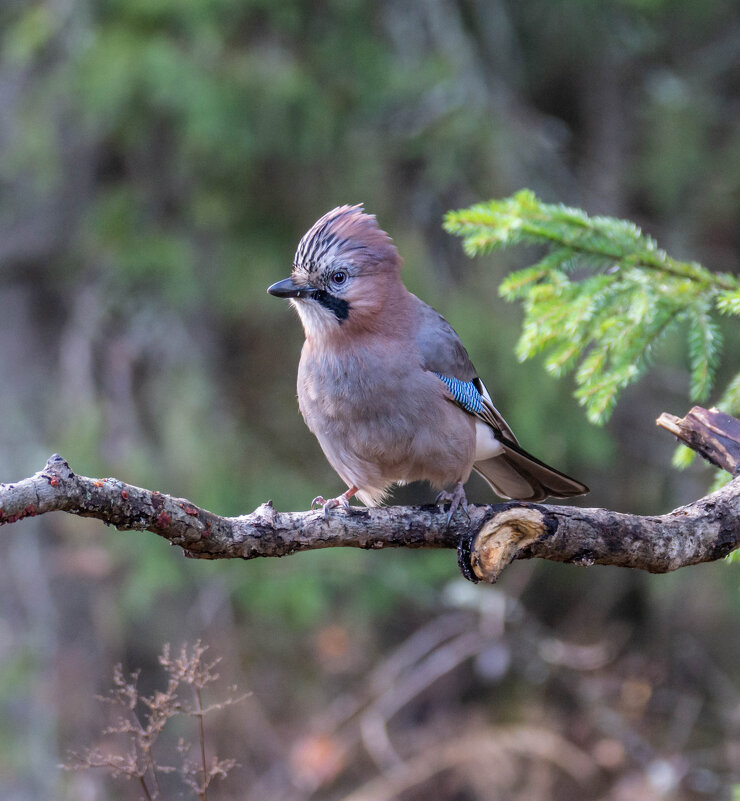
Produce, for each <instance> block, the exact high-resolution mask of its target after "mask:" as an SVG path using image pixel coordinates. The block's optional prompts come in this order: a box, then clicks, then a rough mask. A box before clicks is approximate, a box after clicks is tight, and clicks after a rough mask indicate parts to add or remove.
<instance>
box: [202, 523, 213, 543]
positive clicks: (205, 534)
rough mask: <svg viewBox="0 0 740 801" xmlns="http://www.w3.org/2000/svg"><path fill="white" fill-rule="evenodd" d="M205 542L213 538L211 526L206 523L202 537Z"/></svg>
mask: <svg viewBox="0 0 740 801" xmlns="http://www.w3.org/2000/svg"><path fill="white" fill-rule="evenodd" d="M200 536H201V537H202V538H203V539H204V540H207V539H208V538H209V537H210V536H211V524H210V523H206V527H205V529H204V530H203V533H202V534H201V535H200Z"/></svg>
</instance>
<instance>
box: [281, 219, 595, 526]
mask: <svg viewBox="0 0 740 801" xmlns="http://www.w3.org/2000/svg"><path fill="white" fill-rule="evenodd" d="M267 291H268V292H269V293H270V294H271V295H276V296H277V297H281V298H290V300H291V304H292V305H293V307H294V308H295V309H296V311H297V312H298V315H299V317H300V319H301V322H302V324H303V329H304V332H305V335H306V341H305V343H304V345H303V350H302V352H301V360H300V364H299V367H298V404H299V407H300V410H301V413H302V414H303V417H304V419H305V421H306V424H307V425H308V427H309V429H310V430H311V431H312V432H313V433H314V435H315V436H316V438H317V439H318V441H319V444H320V445H321V448H322V449H323V451H324V454H325V455H326V458H327V459H328V460H329V462H330V464H331V466H332V467H333V468H334V470H336V472H337V473H338V474H339V476H340V477H341V479H342V481H344V482H345V484H346V485H347V487H348V488H349V489H347V491H346V492H344V493H343V494H342V495H340V496H338V497H337V498H332V499H330V500H328V501H325V500H324V499H323V498H322V497H321V496H319V497H318V498H316V499H315V500H314V503H318V504H321V505H323V507H324V513H325V514H326V512H327V510H329V509H331V508H333V507H337V506H342V507H343V508H345V509H349V500H350V498H352V496H353V495H357V496H358V498H359V499H360V500H361V501H362V502H363V503H365V504H366V505H368V506H374V505H376V504H378V503H379V502H380V501H382V499H383V497H384V496H385V494H386V493H387V492H388V490H389V488H390V487H391V485H392V484H406V483H409V482H411V481H421V480H426V481H428V482H430V483H431V484H432V486H433V487H435V488H436V489H438V490H444V487H447V486H451V485H454V489H453V491H452V492H451V493H450V492H444V491H442V492H440V495H439V496H438V499H437V501H438V502H441V501H449V502H450V519H451V518H452V515H453V514H454V512H455V511H456V509H457V508H458V507H462V508H463V509H465V508H466V506H467V501H466V497H465V490H464V488H463V484H464V483H465V482H466V481H467V480H468V478H469V476H470V473H471V471H472V470H473V469H475V470H476V471H477V472H478V473H480V474H481V475H482V476H483V477H484V478H485V479H486V481H488V483H489V484H490V485H491V487H492V488H493V489H494V491H495V492H496V493H497V494H498V495H500V496H501V497H502V498H512V499H516V500H522V501H541V500H543V499H544V498H546V497H548V496H553V497H555V498H568V497H571V496H573V495H581V494H583V493H586V492H588V487H586V486H585V485H584V484H581V483H580V482H579V481H576V480H575V479H573V478H569V477H568V476H566V475H564V474H563V473H561V472H560V471H558V470H555V469H554V468H552V467H548V465H546V464H544V463H543V462H541V461H540V460H539V459H536V458H535V457H534V456H532V455H530V454H529V453H527V452H526V451H525V450H524V449H523V448H521V447H520V445H519V443H518V442H517V439H516V437H515V436H514V434H513V433H512V431H511V429H510V428H509V426H508V425H507V424H506V421H505V420H504V419H503V417H502V416H501V415H500V414H499V412H498V411H497V409H496V407H495V406H494V405H493V403H492V401H491V396H490V395H489V394H488V391H487V390H486V388H485V386H484V385H483V382H482V381H481V379H480V378H479V377H478V373H477V372H476V370H475V368H474V367H473V364H472V362H471V361H470V358H469V356H468V353H467V351H466V350H465V348H464V347H463V344H462V342H461V341H460V338H459V337H458V335H457V334H456V333H455V331H454V330H453V329H452V326H450V324H449V323H448V322H447V321H446V320H445V319H444V318H443V317H442V316H441V315H440V314H438V313H437V312H436V311H435V310H434V309H433V308H432V307H431V306H428V305H427V304H426V303H424V302H423V301H422V300H419V298H417V297H416V295H413V294H412V293H411V292H409V291H408V290H407V289H406V287H405V286H404V284H403V282H402V281H401V258H400V256H399V255H398V251H397V250H396V247H395V245H394V244H393V242H392V240H391V238H390V237H389V236H388V234H386V233H385V232H384V231H382V230H381V229H380V227H379V226H378V224H377V222H376V219H375V216H374V215H371V214H366V213H365V212H364V211H363V208H362V205H356V206H340V207H339V208H336V209H334V210H333V211H330V212H329V213H328V214H325V215H324V216H323V217H322V218H321V219H320V220H318V221H317V222H316V223H315V224H314V225H313V227H312V228H311V229H310V230H309V231H308V232H307V233H306V234H305V235H304V237H303V238H302V239H301V241H300V244H299V245H298V250H297V251H296V254H295V260H294V262H293V272H292V274H291V276H290V278H286V279H285V280H283V281H279V282H278V283H276V284H273V285H272V286H271V287H270V288H269V289H268V290H267Z"/></svg>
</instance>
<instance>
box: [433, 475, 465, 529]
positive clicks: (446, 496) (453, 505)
mask: <svg viewBox="0 0 740 801" xmlns="http://www.w3.org/2000/svg"><path fill="white" fill-rule="evenodd" d="M435 503H436V504H437V506H444V505H445V504H446V503H449V504H450V511H449V513H448V514H447V527H448V528H449V526H450V524H451V523H452V518H453V517H454V516H455V512H456V511H457V510H458V509H462V510H463V512H465V514H466V515H467V516H468V520H469V519H470V513H469V512H468V499H467V496H466V495H465V488H464V487H463V484H462V481H458V482H457V484H455V489H453V490H452V492H447V490H442V492H440V493H439V495H437V498H436V500H435Z"/></svg>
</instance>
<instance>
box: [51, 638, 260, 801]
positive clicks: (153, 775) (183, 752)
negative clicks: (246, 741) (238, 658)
mask: <svg viewBox="0 0 740 801" xmlns="http://www.w3.org/2000/svg"><path fill="white" fill-rule="evenodd" d="M207 650H208V647H207V646H204V645H202V644H201V642H200V640H198V641H197V642H196V643H195V644H194V645H193V647H192V650H190V651H189V650H188V645H187V644H185V645H183V646H182V648H181V649H180V651H179V653H178V654H176V655H173V653H172V651H171V649H170V646H169V644H166V645H165V646H164V648H163V649H162V654H161V656H160V657H159V663H160V664H161V665H162V668H163V669H164V671H165V673H166V675H167V686H166V688H165V689H164V690H156V691H155V692H154V693H152V695H143V694H142V693H141V692H140V691H139V689H138V680H139V673H140V671H138V670H137V671H135V672H134V673H131V674H130V675H129V676H125V675H124V673H123V669H122V667H121V665H116V667H115V668H114V670H113V689H112V690H110V692H109V693H108V694H107V695H105V696H98V699H99V700H100V701H103V702H104V703H106V704H110V705H111V706H112V707H113V709H114V710H115V718H114V721H113V723H112V724H111V725H110V726H108V727H106V728H105V729H104V730H103V732H102V733H103V735H123V737H120V736H119V737H118V738H117V742H116V744H121V742H123V747H122V748H121V749H120V750H115V749H114V745H115V744H112V745H111V748H110V749H108V750H102V749H101V748H99V747H93V748H89V749H86V750H84V751H82V752H80V753H77V752H70V754H69V757H70V762H68V763H65V764H64V765H62V766H61V767H63V768H64V769H65V770H89V769H90V768H105V769H106V770H108V771H109V772H110V774H111V775H112V776H113V777H114V778H118V777H119V776H123V777H125V778H127V779H131V780H134V781H135V782H137V783H138V784H139V786H140V788H141V792H142V793H143V795H142V796H141V798H143V799H146V801H157V799H164V796H163V794H162V790H161V787H160V783H159V776H160V775H163V774H168V773H178V774H179V775H180V778H181V779H182V781H183V783H184V784H185V786H186V787H188V788H189V789H190V790H191V791H192V792H193V794H194V795H195V796H196V797H197V798H199V799H200V801H207V798H208V788H209V787H210V785H211V783H212V782H213V781H214V779H217V778H220V779H223V778H225V777H226V775H227V774H228V773H229V771H230V770H232V769H233V768H234V767H236V765H237V763H236V761H235V760H233V759H220V758H219V757H217V756H215V755H214V756H212V757H211V759H210V761H209V760H208V758H207V756H206V733H205V722H204V718H205V716H206V715H208V714H210V713H211V712H215V711H217V710H220V709H224V708H226V707H228V706H232V705H233V704H236V703H239V702H240V701H242V700H243V699H244V698H245V697H246V695H238V696H237V695H236V694H235V693H236V687H231V688H230V690H229V691H230V693H231V694H230V695H229V697H227V698H226V699H225V700H224V701H219V702H218V703H213V704H207V705H204V703H203V690H204V688H206V687H208V685H210V684H213V682H215V681H216V680H217V679H218V678H219V675H218V673H216V672H215V668H216V666H217V665H218V663H219V662H220V661H221V660H220V659H214V660H213V661H212V662H209V661H207V660H206V659H204V655H205V652H206V651H207ZM182 715H185V716H188V717H191V718H195V720H196V722H197V723H196V728H197V740H196V742H195V745H193V744H192V743H191V742H188V741H187V740H185V739H184V738H180V739H179V741H178V745H177V749H176V750H177V753H178V755H179V764H178V765H168V764H164V763H163V762H161V761H159V758H158V757H157V756H156V755H155V753H154V746H155V743H156V742H157V740H158V739H159V736H160V734H161V733H162V731H163V729H164V728H165V726H166V725H167V723H168V722H169V721H170V720H172V719H173V718H176V717H179V716H182ZM193 753H196V757H195V758H194V757H193Z"/></svg>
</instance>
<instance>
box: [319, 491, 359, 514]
mask: <svg viewBox="0 0 740 801" xmlns="http://www.w3.org/2000/svg"><path fill="white" fill-rule="evenodd" d="M356 492H358V489H357V487H354V486H353V487H350V488H349V489H348V490H347V492H343V493H342V494H341V495H338V496H337V497H336V498H329V500H328V501H327V500H324V497H323V496H322V495H317V496H316V497H315V498H314V499H313V500H312V501H311V508H312V509H313V508H314V506H323V508H324V517H328V516H329V510H330V509H336V508H337V506H341V507H342V509H344V511H345V512H347V513H350V512H351V511H352V509H351V507H350V505H349V499H350V498H351V497H352V496H353V495H354V494H355V493H356Z"/></svg>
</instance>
